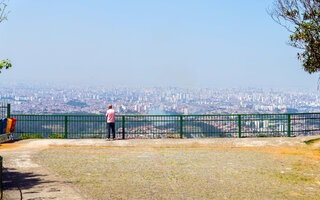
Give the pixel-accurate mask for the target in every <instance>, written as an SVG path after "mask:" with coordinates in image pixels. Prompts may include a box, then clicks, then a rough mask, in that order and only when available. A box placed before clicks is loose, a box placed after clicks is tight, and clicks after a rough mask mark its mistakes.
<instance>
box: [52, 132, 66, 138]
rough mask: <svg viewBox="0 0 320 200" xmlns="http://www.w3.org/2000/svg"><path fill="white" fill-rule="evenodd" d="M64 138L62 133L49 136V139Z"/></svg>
mask: <svg viewBox="0 0 320 200" xmlns="http://www.w3.org/2000/svg"><path fill="white" fill-rule="evenodd" d="M63 138H64V136H63V135H62V134H60V133H54V134H51V135H49V139H63Z"/></svg>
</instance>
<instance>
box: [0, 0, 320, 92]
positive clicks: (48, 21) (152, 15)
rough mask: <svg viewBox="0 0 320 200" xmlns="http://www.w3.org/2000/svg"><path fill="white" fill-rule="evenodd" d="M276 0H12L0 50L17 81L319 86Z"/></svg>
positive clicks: (6, 76) (0, 30) (5, 78)
mask: <svg viewBox="0 0 320 200" xmlns="http://www.w3.org/2000/svg"><path fill="white" fill-rule="evenodd" d="M271 6H272V1H269V0H261V1H254V0H245V1H228V2H221V1H208V0H206V1H201V2H196V1H181V0H178V1H153V2H149V1H143V0H139V1H135V2H131V1H121V2H119V1H117V2H115V1H100V0H95V1H91V2H90V3H89V2H87V1H68V2H65V1H61V0H58V1H52V2H48V1H45V2H44V1H10V2H8V10H10V13H9V16H8V21H5V22H3V23H1V25H0V43H1V46H2V47H3V48H1V49H0V55H1V57H4V58H9V59H10V60H11V61H12V63H13V68H12V69H9V70H5V71H4V72H3V73H2V74H1V79H2V81H1V84H5V83H14V82H17V81H20V82H23V81H29V82H36V81H39V82H44V81H50V82H53V83H61V84H69V83H74V84H84V85H85V84H86V85H89V86H95V85H104V86H112V87H113V86H126V87H127V86H141V87H146V86H150V87H153V86H164V87H167V86H174V87H200V88H206V87H209V88H211V87H226V88H232V87H252V86H254V87H258V88H293V89H294V88H302V89H303V88H311V89H313V88H314V89H316V88H317V86H318V83H317V80H318V74H313V75H309V74H308V73H306V72H304V71H303V69H302V66H301V63H300V62H299V61H298V60H297V56H296V53H297V52H298V51H297V49H294V48H292V47H290V46H288V45H286V42H287V41H288V40H289V33H288V32H287V31H285V30H283V28H282V27H280V26H279V25H278V24H276V23H275V22H274V21H272V19H271V17H270V16H269V15H268V14H267V11H266V10H267V9H268V8H270V7H271Z"/></svg>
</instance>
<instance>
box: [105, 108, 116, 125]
mask: <svg viewBox="0 0 320 200" xmlns="http://www.w3.org/2000/svg"><path fill="white" fill-rule="evenodd" d="M115 115H116V113H115V112H114V110H113V109H109V110H108V111H107V114H106V117H107V122H108V123H114V118H115Z"/></svg>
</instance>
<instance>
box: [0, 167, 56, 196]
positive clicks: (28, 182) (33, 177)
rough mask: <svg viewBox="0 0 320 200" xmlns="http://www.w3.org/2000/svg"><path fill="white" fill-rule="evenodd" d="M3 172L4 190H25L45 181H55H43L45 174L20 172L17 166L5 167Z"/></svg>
mask: <svg viewBox="0 0 320 200" xmlns="http://www.w3.org/2000/svg"><path fill="white" fill-rule="evenodd" d="M2 173H3V174H2V184H3V189H4V190H17V189H18V190H24V189H30V188H33V187H35V186H37V185H40V184H43V183H52V182H55V181H43V180H42V179H41V177H43V176H44V175H40V174H36V173H30V172H25V173H24V172H19V171H18V170H17V169H15V168H3V172H2ZM39 192H40V191H39ZM33 193H37V192H33Z"/></svg>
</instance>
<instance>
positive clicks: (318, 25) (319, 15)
mask: <svg viewBox="0 0 320 200" xmlns="http://www.w3.org/2000/svg"><path fill="white" fill-rule="evenodd" d="M269 14H270V15H271V17H272V18H273V19H274V20H275V21H276V22H277V23H279V24H280V25H282V26H283V27H285V28H286V29H287V30H288V31H289V32H290V33H291V35H290V41H289V45H291V46H293V47H296V48H298V49H300V50H301V51H300V52H298V53H297V58H298V59H299V60H301V62H302V65H303V67H304V70H305V71H307V72H308V73H310V74H312V73H314V72H319V71H320V1H319V0H276V1H275V3H274V9H273V10H272V11H271V12H269Z"/></svg>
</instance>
